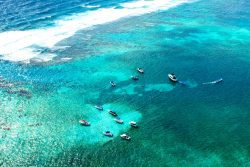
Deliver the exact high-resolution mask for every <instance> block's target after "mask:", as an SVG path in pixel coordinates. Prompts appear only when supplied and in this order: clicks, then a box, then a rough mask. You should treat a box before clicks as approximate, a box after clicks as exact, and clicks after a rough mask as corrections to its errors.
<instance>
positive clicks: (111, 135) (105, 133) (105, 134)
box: [103, 131, 113, 137]
mask: <svg viewBox="0 0 250 167" xmlns="http://www.w3.org/2000/svg"><path fill="white" fill-rule="evenodd" d="M103 134H104V136H108V137H113V134H112V133H111V132H110V131H106V132H103Z"/></svg>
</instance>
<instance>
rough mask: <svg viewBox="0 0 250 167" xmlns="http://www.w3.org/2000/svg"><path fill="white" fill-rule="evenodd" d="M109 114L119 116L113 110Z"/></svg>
mask: <svg viewBox="0 0 250 167" xmlns="http://www.w3.org/2000/svg"><path fill="white" fill-rule="evenodd" d="M108 112H109V113H110V114H111V115H113V116H115V117H116V116H118V114H117V113H116V112H114V111H112V110H109V111H108Z"/></svg>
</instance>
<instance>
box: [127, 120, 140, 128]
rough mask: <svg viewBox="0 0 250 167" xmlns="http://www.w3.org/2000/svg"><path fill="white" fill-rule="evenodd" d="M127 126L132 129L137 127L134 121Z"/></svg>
mask: <svg viewBox="0 0 250 167" xmlns="http://www.w3.org/2000/svg"><path fill="white" fill-rule="evenodd" d="M129 125H130V126H132V127H134V128H138V126H137V124H136V122H135V121H130V122H129Z"/></svg>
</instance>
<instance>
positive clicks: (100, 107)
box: [95, 106, 103, 111]
mask: <svg viewBox="0 0 250 167" xmlns="http://www.w3.org/2000/svg"><path fill="white" fill-rule="evenodd" d="M95 108H96V109H97V110H101V111H102V110H103V107H102V106H95Z"/></svg>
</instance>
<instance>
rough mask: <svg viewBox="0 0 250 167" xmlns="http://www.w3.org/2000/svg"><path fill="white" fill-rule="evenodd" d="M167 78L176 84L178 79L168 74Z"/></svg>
mask: <svg viewBox="0 0 250 167" xmlns="http://www.w3.org/2000/svg"><path fill="white" fill-rule="evenodd" d="M168 78H169V79H170V81H172V82H178V79H177V78H176V76H175V74H168Z"/></svg>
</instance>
